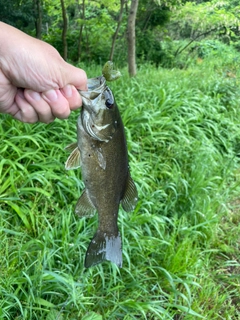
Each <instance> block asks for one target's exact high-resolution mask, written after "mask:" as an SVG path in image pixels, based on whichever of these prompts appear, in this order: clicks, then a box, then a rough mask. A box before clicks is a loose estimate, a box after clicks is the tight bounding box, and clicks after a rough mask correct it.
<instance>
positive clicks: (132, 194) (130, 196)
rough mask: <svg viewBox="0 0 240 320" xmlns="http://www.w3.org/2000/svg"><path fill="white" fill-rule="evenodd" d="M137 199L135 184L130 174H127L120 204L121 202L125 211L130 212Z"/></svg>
mask: <svg viewBox="0 0 240 320" xmlns="http://www.w3.org/2000/svg"><path fill="white" fill-rule="evenodd" d="M137 201H138V192H137V188H136V186H135V183H134V181H133V179H132V178H131V176H130V174H129V176H128V180H127V184H126V189H125V193H124V196H123V198H122V200H121V204H122V207H123V209H124V210H125V211H126V212H130V211H132V210H134V209H135V207H136V204H137Z"/></svg>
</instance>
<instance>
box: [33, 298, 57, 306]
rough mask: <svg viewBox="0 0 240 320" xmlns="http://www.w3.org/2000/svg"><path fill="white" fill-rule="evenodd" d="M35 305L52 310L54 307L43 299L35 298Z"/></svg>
mask: <svg viewBox="0 0 240 320" xmlns="http://www.w3.org/2000/svg"><path fill="white" fill-rule="evenodd" d="M35 301H36V303H38V304H40V305H41V306H44V307H47V308H54V307H55V305H54V304H53V303H51V302H49V301H47V300H45V299H42V298H35Z"/></svg>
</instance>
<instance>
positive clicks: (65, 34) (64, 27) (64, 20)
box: [60, 0, 68, 60]
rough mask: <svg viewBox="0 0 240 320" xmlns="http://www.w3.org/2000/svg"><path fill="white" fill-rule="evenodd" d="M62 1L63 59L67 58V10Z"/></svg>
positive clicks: (62, 0)
mask: <svg viewBox="0 0 240 320" xmlns="http://www.w3.org/2000/svg"><path fill="white" fill-rule="evenodd" d="M60 1H61V7H62V18H63V29H62V43H63V59H64V60H67V51H68V47H67V24H68V20H67V11H66V8H65V4H64V0H60Z"/></svg>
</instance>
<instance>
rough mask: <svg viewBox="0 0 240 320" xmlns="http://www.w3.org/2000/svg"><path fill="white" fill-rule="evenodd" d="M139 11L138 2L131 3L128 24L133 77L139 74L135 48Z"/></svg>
mask: <svg viewBox="0 0 240 320" xmlns="http://www.w3.org/2000/svg"><path fill="white" fill-rule="evenodd" d="M137 9H138V0H132V1H131V7H130V12H129V16H128V24H127V42H128V73H129V75H130V76H131V77H133V76H135V75H136V73H137V67H136V47H135V42H136V40H135V23H136V16H137Z"/></svg>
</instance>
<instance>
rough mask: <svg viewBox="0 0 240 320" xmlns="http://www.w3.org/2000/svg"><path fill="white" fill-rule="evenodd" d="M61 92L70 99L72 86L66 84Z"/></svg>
mask: <svg viewBox="0 0 240 320" xmlns="http://www.w3.org/2000/svg"><path fill="white" fill-rule="evenodd" d="M62 91H63V93H64V95H65V97H67V98H71V97H72V86H71V85H70V84H67V85H66V86H65V87H63V88H62Z"/></svg>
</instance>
